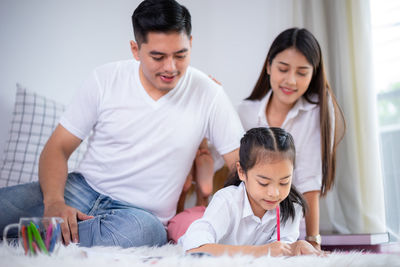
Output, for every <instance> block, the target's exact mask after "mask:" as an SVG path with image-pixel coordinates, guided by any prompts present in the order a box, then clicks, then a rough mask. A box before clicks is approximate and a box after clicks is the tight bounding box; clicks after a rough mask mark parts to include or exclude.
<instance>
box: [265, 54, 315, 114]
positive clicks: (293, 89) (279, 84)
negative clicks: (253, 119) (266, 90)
mask: <svg viewBox="0 0 400 267" xmlns="http://www.w3.org/2000/svg"><path fill="white" fill-rule="evenodd" d="M267 73H268V74H269V75H270V82H271V87H272V91H273V95H272V101H274V102H275V104H280V105H285V106H289V107H290V108H291V107H292V106H293V105H294V104H295V103H296V101H297V100H298V99H299V98H300V97H301V96H302V95H303V94H304V93H305V92H306V91H307V89H308V86H309V85H310V82H311V79H312V76H313V66H312V65H311V64H310V63H309V62H308V61H307V59H306V57H305V56H304V55H303V54H302V53H301V52H299V51H298V50H297V49H295V48H288V49H285V50H283V51H282V52H280V53H279V54H277V55H276V56H275V58H274V59H273V60H272V63H271V64H268V66H267Z"/></svg>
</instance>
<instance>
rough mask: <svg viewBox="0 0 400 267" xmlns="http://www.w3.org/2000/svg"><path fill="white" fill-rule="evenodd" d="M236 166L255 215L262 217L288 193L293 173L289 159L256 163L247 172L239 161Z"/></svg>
mask: <svg viewBox="0 0 400 267" xmlns="http://www.w3.org/2000/svg"><path fill="white" fill-rule="evenodd" d="M236 167H237V171H238V174H239V178H240V180H242V181H243V182H244V183H245V185H246V191H247V196H248V198H249V202H250V205H251V208H252V209H253V212H254V215H256V216H257V217H259V218H262V217H263V216H264V214H265V212H266V211H267V210H272V209H275V208H276V207H277V206H278V205H279V203H280V202H281V201H282V200H284V199H285V198H286V197H287V196H288V195H289V192H290V186H291V184H292V175H293V163H292V162H291V161H290V160H289V159H283V160H277V161H274V162H269V163H264V162H259V163H256V165H254V167H253V168H251V169H249V170H248V171H247V174H246V173H244V171H243V169H242V168H241V167H240V164H239V162H238V163H237V164H236Z"/></svg>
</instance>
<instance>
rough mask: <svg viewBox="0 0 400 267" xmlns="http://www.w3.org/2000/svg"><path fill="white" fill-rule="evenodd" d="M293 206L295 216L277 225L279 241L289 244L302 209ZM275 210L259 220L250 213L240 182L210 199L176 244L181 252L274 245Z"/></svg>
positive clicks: (293, 239) (297, 227)
mask: <svg viewBox="0 0 400 267" xmlns="http://www.w3.org/2000/svg"><path fill="white" fill-rule="evenodd" d="M294 205H295V211H296V216H295V218H294V220H292V219H291V218H289V219H288V220H287V221H286V223H285V224H283V223H281V232H280V233H281V241H284V242H288V243H292V242H295V241H296V240H297V239H298V237H299V226H300V219H301V218H302V217H303V212H302V208H301V206H300V205H299V204H294ZM276 226H277V220H276V210H275V209H274V210H269V211H267V212H266V213H265V214H264V216H263V217H262V219H260V218H259V217H257V216H255V215H254V213H253V210H252V209H251V206H250V202H249V199H248V197H247V193H246V187H245V185H244V183H243V182H242V183H241V184H240V185H239V186H228V187H226V188H223V189H221V190H219V191H218V192H217V193H215V195H214V196H213V198H212V200H211V202H210V204H209V205H208V207H207V209H206V211H205V212H204V215H203V217H202V218H201V219H198V220H196V221H195V222H193V223H192V224H191V225H190V227H189V228H188V230H187V231H186V233H185V235H183V236H182V237H181V238H180V239H179V240H178V244H180V245H182V247H183V249H184V250H185V251H187V250H190V249H193V248H197V247H200V246H202V245H205V244H225V245H263V244H268V243H271V242H274V241H277V228H276Z"/></svg>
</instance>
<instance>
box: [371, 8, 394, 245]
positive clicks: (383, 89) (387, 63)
mask: <svg viewBox="0 0 400 267" xmlns="http://www.w3.org/2000/svg"><path fill="white" fill-rule="evenodd" d="M370 3H371V26H372V40H373V54H374V55H373V60H374V79H375V84H374V85H375V89H376V96H377V107H378V116H379V118H378V121H379V133H380V148H381V151H380V153H381V159H382V173H383V178H384V190H385V206H386V222H387V226H388V230H389V233H390V240H391V241H399V240H400V237H399V234H400V16H399V14H400V1H398V0H387V1H380V0H371V2H370Z"/></svg>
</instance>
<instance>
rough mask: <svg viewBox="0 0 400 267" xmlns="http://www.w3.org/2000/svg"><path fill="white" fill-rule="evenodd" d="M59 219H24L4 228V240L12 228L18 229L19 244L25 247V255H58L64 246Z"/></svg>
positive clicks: (61, 220) (60, 220)
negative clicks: (62, 245) (61, 246)
mask: <svg viewBox="0 0 400 267" xmlns="http://www.w3.org/2000/svg"><path fill="white" fill-rule="evenodd" d="M62 222H63V219H61V218H58V217H30V218H28V217H23V218H20V220H19V223H14V224H9V225H7V226H6V228H4V233H3V239H4V243H7V241H6V239H7V235H8V232H9V230H11V229H12V228H18V244H19V245H20V246H21V247H23V249H24V251H25V255H37V254H39V253H43V254H46V255H51V254H53V253H56V252H57V251H58V249H59V247H60V245H61V244H62V239H61V223H62Z"/></svg>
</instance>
